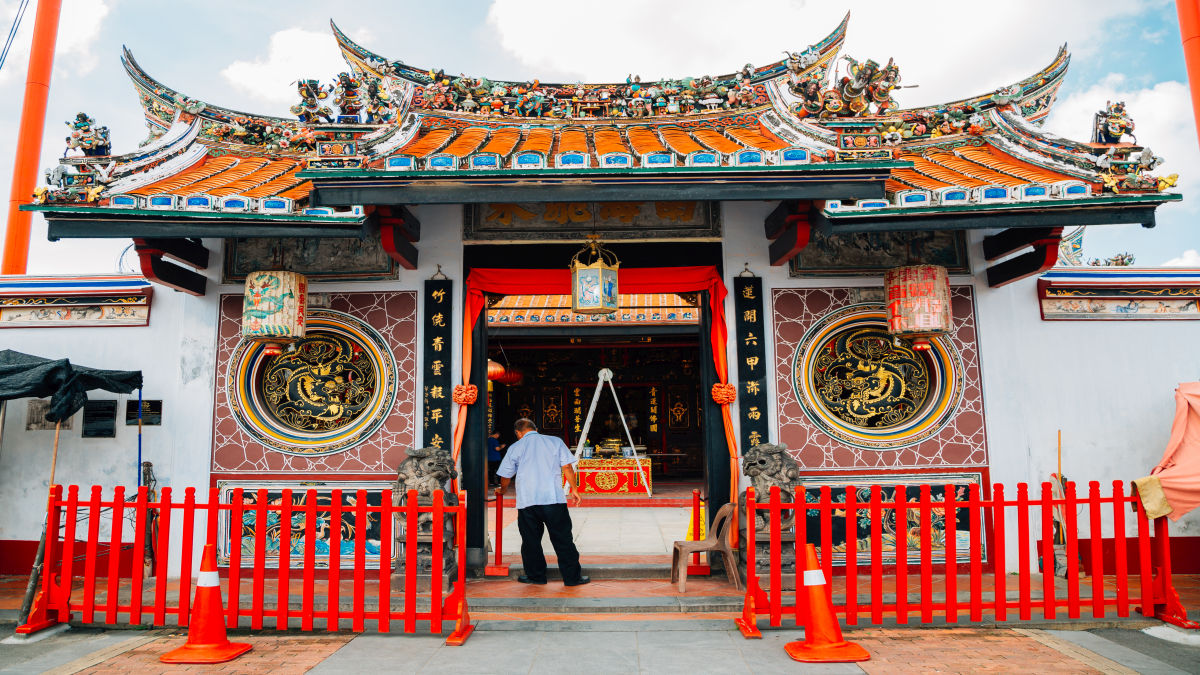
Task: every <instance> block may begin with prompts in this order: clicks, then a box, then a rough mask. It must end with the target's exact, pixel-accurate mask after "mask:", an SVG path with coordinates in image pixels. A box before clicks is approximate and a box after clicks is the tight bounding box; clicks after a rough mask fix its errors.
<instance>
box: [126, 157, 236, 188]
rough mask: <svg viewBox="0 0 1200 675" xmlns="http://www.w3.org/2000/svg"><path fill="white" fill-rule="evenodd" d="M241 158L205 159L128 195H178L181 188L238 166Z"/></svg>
mask: <svg viewBox="0 0 1200 675" xmlns="http://www.w3.org/2000/svg"><path fill="white" fill-rule="evenodd" d="M239 159H240V158H239V157H237V156H234V155H225V156H223V157H212V156H209V157H205V158H204V159H203V160H201V161H200V163H199V164H196V165H193V166H190V167H188V168H186V169H184V170H183V171H180V172H179V173H177V174H175V175H173V176H168V177H166V178H163V179H162V180H158V181H155V182H153V183H150V184H149V185H143V186H142V187H140V188H137V189H134V190H130V191H129V192H128V193H127V194H131V195H140V196H146V195H152V194H157V193H166V194H177V193H178V192H179V191H180V189H181V188H184V187H187V186H189V185H191V184H193V183H199V182H200V181H202V180H204V179H205V178H209V177H210V176H215V175H217V174H218V173H221V172H222V171H224V170H225V169H228V168H229V167H231V166H233V165H235V164H237V162H238V160H239Z"/></svg>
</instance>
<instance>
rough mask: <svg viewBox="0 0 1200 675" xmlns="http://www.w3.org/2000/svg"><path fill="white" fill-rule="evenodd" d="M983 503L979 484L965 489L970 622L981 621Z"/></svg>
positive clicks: (973, 484)
mask: <svg viewBox="0 0 1200 675" xmlns="http://www.w3.org/2000/svg"><path fill="white" fill-rule="evenodd" d="M983 508H984V507H983V503H982V502H981V500H980V498H979V484H978V483H971V485H969V486H968V487H967V515H968V516H969V517H970V519H971V520H970V527H971V544H970V547H971V548H970V556H971V610H970V619H971V621H982V620H983Z"/></svg>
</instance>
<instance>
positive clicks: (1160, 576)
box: [739, 481, 1200, 637]
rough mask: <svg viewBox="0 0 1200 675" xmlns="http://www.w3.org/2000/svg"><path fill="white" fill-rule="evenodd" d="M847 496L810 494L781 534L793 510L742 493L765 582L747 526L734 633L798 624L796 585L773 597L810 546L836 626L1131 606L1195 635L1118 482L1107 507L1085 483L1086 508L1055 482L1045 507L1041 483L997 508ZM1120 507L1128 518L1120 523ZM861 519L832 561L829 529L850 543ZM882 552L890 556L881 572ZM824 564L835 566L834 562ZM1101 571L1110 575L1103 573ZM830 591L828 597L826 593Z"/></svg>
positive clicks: (1163, 549) (993, 503) (875, 489)
mask: <svg viewBox="0 0 1200 675" xmlns="http://www.w3.org/2000/svg"><path fill="white" fill-rule="evenodd" d="M859 489H860V488H854V487H847V488H846V492H845V498H844V500H842V501H836V502H835V501H833V500H832V499H831V493H830V489H829V487H828V486H824V487H822V488H821V491H820V498H819V500H818V501H817V502H815V503H811V502H810V503H806V504H804V505H803V509H804V511H802V512H801V514H800V517H797V518H795V521H794V524H793V525H791V526H790V527H785V526H784V522H785V521H787V520H788V519H789V518H790V517H791V516H792V515H793V514H794V513H795V510H796V504H795V503H793V502H781V501H780V497H779V488H778V487H773V488H772V489H771V495H770V499H769V501H767V502H765V503H764V502H759V501H756V500H755V496H754V491H753V488H751V489H750V490H749V493H748V495H747V499H746V512H747V516H746V521H747V522H748V523H754V522H755V514H760V515H761V514H765V516H766V517H767V518H768V520H769V523H770V524H769V527H768V534H767V539H768V541H769V544H768V551H769V565H768V566H767V567H768V570H767V572H766V573H765V578H764V577H763V576H760V574H759V572H758V570H757V566H756V564H755V556H756V550H755V549H756V533H755V532H754V529H755V528H753V527H750V528H749V530H750V532H749V534H748V542H747V544H748V545H747V549H746V550H747V563H746V569H747V581H746V588H747V591H746V601H745V608H744V610H743V611H744V616H743V619H742V620H740V621H739V626H740V627H742V632H743V634H745V635H746V636H747V637H757V630H756V629H754V628H753V627H754V625H755V619H756V616H757V615H765V616H767V617H768V618H769V620H770V624H771V625H772V626H779V625H781V622H782V620H783V618H784V617H785V616H794V617H795V620H796V623H797V624H798V625H803V623H804V617H805V615H806V612H807V608H806V607H805V603H807V598H806V595H807V593H806V592H805V590H804V584H803V581H802V580H801V583H799V584H798V587H796V588H795V590H785V585H787V584H785V583H784V582H785V581H786V580H787V578H786V577H785V574H784V572H783V564H784V558H785V557H791V556H794V557H792V558H791V560H794V561H799V562H798V566H797V567H796V571H795V575H797V576H800V577H802V576H803V571H804V559H805V556H804V544H805V542H806V541H808V540H809V538H810V537H811V538H812V543H813V544H814V545H815V546H816V547H817V549H818V551H819V560H820V564H821V568H822V570H823V571H824V575H825V579H826V586H825V588H826V595H827V597H828V599H829V602H830V603H831V605H832V606H833V609H834V611H835V612H836V613H837V614H838V615H839V616H840V617H841V619H842V620H843V621H844V622H845V623H846V624H848V625H857V624H858V623H859V621H860V619H865V618H867V617H868V616H869V619H870V623H872V624H881V623H883V619H884V616H885V615H886V616H888V617H889V618H894V619H895V620H896V621H897V622H898V623H901V624H905V623H908V622H909V619H910V617H912V618H916V619H917V620H919V621H920V623H931V622H932V621H933V617H934V616H935V615H937V616H940V617H943V618H944V619H945V620H946V621H947V622H948V623H956V622H958V621H967V622H978V621H982V620H983V617H984V615H985V614H988V615H990V616H991V618H993V619H995V620H998V621H1005V620H1009V619H1012V618H1019V619H1021V620H1028V619H1031V618H1032V617H1033V616H1034V613H1035V611H1036V612H1039V613H1040V615H1041V617H1042V618H1044V619H1051V620H1053V619H1055V618H1060V616H1061V615H1063V614H1065V618H1071V619H1076V618H1079V617H1080V616H1082V615H1083V614H1084V613H1085V612H1087V613H1089V614H1090V616H1092V617H1097V618H1102V617H1105V616H1107V615H1111V614H1115V615H1116V616H1119V617H1126V616H1129V612H1130V608H1131V606H1132V605H1133V604H1134V603H1140V607H1138V608H1137V611H1138V612H1140V613H1141V614H1143V615H1145V616H1154V617H1157V618H1159V619H1162V620H1164V621H1168V622H1170V623H1174V624H1176V625H1180V626H1185V627H1189V628H1200V624H1197V623H1196V622H1192V621H1189V620H1188V619H1187V613H1186V612H1185V611H1184V610H1183V607H1182V606H1181V605H1180V603H1179V596H1178V594H1177V593H1176V592H1175V589H1174V587H1173V586H1172V585H1171V566H1170V565H1171V563H1170V546H1171V544H1170V539H1169V537H1168V535H1167V523H1166V519H1165V518H1159V519H1158V520H1157V521H1156V522H1155V523H1154V530H1155V533H1154V536H1151V533H1150V530H1151V525H1150V521H1149V520H1148V519H1147V518H1146V514H1145V511H1144V510H1143V508H1142V504H1141V501H1140V500H1139V499H1138V497H1137V496H1136V495H1128V496H1127V495H1125V493H1124V483H1123V482H1121V481H1113V489H1112V494H1111V495H1110V496H1108V497H1102V496H1101V495H1100V484H1099V483H1098V482H1096V481H1092V482H1091V483H1090V484H1089V488H1088V494H1087V496H1086V497H1079V496H1077V495H1076V490H1075V484H1074V483H1067V485H1066V489H1065V491H1064V495H1063V496H1062V497H1061V498H1057V499H1056V498H1054V497H1053V496H1052V493H1051V486H1050V483H1043V484H1042V487H1041V497H1040V498H1038V499H1031V498H1030V497H1029V489H1028V486H1027V485H1026V484H1025V483H1018V484H1017V495H1016V499H1006V498H1005V494H1004V486H1003V485H994V486H993V488H992V495H991V498H990V499H986V498H984V497H983V496H981V494H980V489H979V486H978V485H971V486H970V488H969V490H968V492H967V496H966V499H965V500H962V499H960V498H959V496H958V495H956V493H955V486H952V485H947V486H945V488H944V493H943V496H942V497H941V498H940V499H934V498H932V497H931V494H930V493H931V490H930V486H929V485H920V486H910V487H908V488H906V487H904V486H899V487H896V488H895V492H894V498H891V499H886V500H884V499H881V495H880V486H878V485H872V486H870V488H869V493H870V498H869V499H868V500H867V501H859V500H858V494H857V493H858V491H859ZM910 495H911V496H914V497H916V499H912V498H910ZM1081 508H1082V509H1085V515H1083V516H1080V515H1079V510H1080V509H1081ZM1131 508H1132V509H1136V511H1134V512H1133V513H1132V514H1130V515H1128V516H1127V515H1126V512H1127V511H1129V510H1130V509H1131ZM1056 510H1058V511H1059V512H1060V513H1061V521H1062V524H1061V526H1060V527H1059V529H1058V530H1057V535H1058V536H1059V537H1061V539H1060V540H1061V541H1065V544H1061V545H1060V546H1062V548H1063V549H1065V551H1064V552H1065V558H1066V561H1065V562H1066V578H1060V577H1057V576H1055V574H1054V573H1053V571H1054V560H1055V548H1056V547H1055V543H1054V542H1055V538H1056V526H1055V522H1054V512H1055V511H1056ZM814 512H815V513H814ZM1105 512H1108V513H1110V514H1111V525H1110V526H1109V528H1102V522H1103V518H1102V516H1103V515H1104V513H1105ZM805 516H809V517H814V516H815V517H816V518H818V521H817V522H818V524H819V528H818V529H819V531H818V532H816V533H811V534H810V533H809V532H807V531H806V529H807V527H808V518H807V517H805ZM864 518H865V519H866V520H867V522H868V527H869V530H870V534H869V536H868V537H867V546H866V548H865V549H864V550H861V551H860V550H859V545H860V543H861V540H860V538H859V536H853V535H852V536H846V537H845V538H844V541H845V545H844V547H841V546H840V545H839V548H843V550H837V551H835V548H834V537H833V534H834V530H835V529H836V528H837V527H841V528H843V530H842V531H843V532H849V533H855V535H857V533H858V532H859V527H860V524H861V522H862V520H863V519H864ZM914 518H915V530H916V532H915V534H916V537H915V540H913V535H914V531H913V530H914V527H913V526H912V524H913V522H914ZM1080 518H1084V519H1086V521H1087V523H1088V525H1089V530H1090V542H1089V543H1088V548H1089V549H1090V554H1091V555H1090V563H1091V568H1090V570H1088V571H1089V572H1090V575H1085V574H1084V573H1083V570H1081V565H1080V555H1079V554H1080V546H1079V531H1078V527H1079V520H1080ZM1127 518H1133V519H1134V521H1135V522H1136V524H1137V537H1136V540H1135V541H1133V542H1127V540H1126V536H1125V523H1126V520H1127ZM888 521H890V523H892V524H893V525H892V528H891V530H892V532H893V533H896V532H898V531H899V529H900V528H899V527H898V526H896V525H894V524H895V523H904V524H905V527H904V530H905V532H904V536H889V537H888V538H887V539H886V540H885V537H884V530H885V527H884V525H885V522H888ZM935 521H936V522H939V523H940V524H941V528H940V529H939V528H935V527H934V526H933V525H934V523H935ZM960 523H964V524H965V525H966V529H967V530H968V531H969V536H968V538H967V539H968V540H967V542H966V544H967V545H966V547H965V548H966V550H965V551H960V549H959V546H958V542H957V538H958V537H957V534H956V530H957V528H958V527H959V524H960ZM1014 526H1015V528H1016V535H1017V536H1016V545H1017V554H1018V555H1017V556H1016V558H1017V561H1018V562H1017V569H1016V570H1009V569H1008V568H1007V566H1006V561H1005V560H1006V559H1005V546H1006V543H1007V535H1008V534H1010V533H1011V528H1013V527H1014ZM1103 529H1109V532H1110V533H1115V537H1114V539H1115V543H1116V547H1115V548H1116V551H1115V553H1116V554H1115V556H1114V557H1113V558H1112V559H1111V561H1106V560H1105V559H1104V557H1103V556H1102V551H1101V545H1102V541H1101V534H1102V530H1103ZM759 536H761V534H760V535H759ZM788 540H790V541H788ZM885 541H886V544H887V547H888V548H890V549H891V550H890V551H889V552H888V553H889V555H888V558H890V560H889V561H888V563H887V564H886V565H885V563H884V549H885ZM935 542H938V543H941V544H942V550H943V553H944V555H943V560H941V561H938V562H934V561H933V548H934V546H933V544H934V543H935ZM913 544H915V546H913ZM1127 546H1134V547H1136V554H1137V557H1136V558H1135V560H1136V561H1137V563H1138V565H1137V570H1136V572H1133V573H1131V571H1130V569H1129V565H1128V558H1127V553H1128V551H1127ZM789 548H790V549H792V550H791V551H789V550H787V549H789ZM913 548H915V549H916V550H911V549H913ZM835 555H837V556H838V557H840V558H841V560H838V561H835ZM1035 557H1036V558H1037V559H1036V560H1035ZM914 558H915V560H914ZM1041 563H1046V564H1045V567H1046V571H1047V572H1048V573H1044V574H1039V571H1038V570H1036V569H1033V565H1034V564H1039V565H1040V564H1041ZM1110 564H1111V567H1112V569H1108V565H1110ZM914 567H915V568H916V569H915V570H914V569H912V568H914ZM860 568H865V569H860ZM1012 571H1015V572H1016V573H1017V578H1016V579H1015V580H1013V579H1011V578H1010V577H1009V573H1010V572H1012ZM788 576H790V573H789V575H788ZM960 577H961V578H960ZM764 583H765V587H764ZM1014 583H1015V586H1016V591H1017V592H1016V594H1015V595H1016V597H1015V598H1010V597H1009V592H1010V590H1012V589H1011V588H1010V584H1014ZM860 584H861V586H862V588H861V590H860ZM834 586H838V587H839V588H838V589H837V592H835V589H834ZM960 586H961V587H960ZM1037 591H1040V593H1039V592H1037ZM864 593H865V595H866V598H865V599H864V598H863V597H862V596H863V594H864Z"/></svg>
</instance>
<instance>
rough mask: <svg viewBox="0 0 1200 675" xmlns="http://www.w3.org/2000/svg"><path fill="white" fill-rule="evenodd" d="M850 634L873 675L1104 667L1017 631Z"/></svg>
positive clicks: (863, 665)
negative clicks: (864, 653)
mask: <svg viewBox="0 0 1200 675" xmlns="http://www.w3.org/2000/svg"><path fill="white" fill-rule="evenodd" d="M846 637H847V639H849V640H853V641H854V642H857V643H858V644H860V645H862V646H863V647H864V648H865V649H866V650H867V651H868V652H870V654H871V660H870V661H866V662H863V663H860V664H858V666H859V667H860V668H862V669H863V670H864V671H866V672H867V673H869V674H870V675H890V674H891V673H964V674H966V673H1099V672H1102V671H1100V670H1096V669H1095V668H1092V667H1089V666H1088V665H1087V664H1085V663H1083V662H1081V661H1077V660H1075V659H1074V658H1071V657H1069V656H1067V655H1065V654H1063V653H1062V652H1059V651H1057V650H1054V649H1052V648H1050V647H1048V646H1046V645H1044V644H1042V643H1041V642H1038V641H1036V640H1034V639H1032V638H1031V637H1028V636H1025V635H1022V634H1020V633H1017V632H1015V631H1012V630H984V629H973V628H942V629H938V630H903V629H870V630H862V631H854V632H853V633H851V634H849V635H847V636H846Z"/></svg>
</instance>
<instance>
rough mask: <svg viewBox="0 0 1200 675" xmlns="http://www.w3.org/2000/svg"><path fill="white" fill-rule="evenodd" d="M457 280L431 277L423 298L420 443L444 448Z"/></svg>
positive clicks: (447, 432)
mask: <svg viewBox="0 0 1200 675" xmlns="http://www.w3.org/2000/svg"><path fill="white" fill-rule="evenodd" d="M453 295H454V282H453V281H451V280H449V279H430V280H428V281H426V282H425V291H424V295H423V298H422V301H423V302H422V305H423V309H422V322H423V323H424V327H425V331H424V335H425V337H424V341H423V345H422V355H423V358H422V360H421V362H422V366H421V367H422V368H423V374H424V378H423V380H424V383H425V384H424V386H423V387H422V390H421V402H422V425H421V443H422V445H423V446H424V447H427V448H441V447H445V446H446V444H447V443H448V442H449V439H450V392H451V389H453V387H452V386H451V384H450V361H451V359H450V329H451V324H452V322H451V320H450V317H451V314H452V313H451V306H452V305H453V304H454V302H453Z"/></svg>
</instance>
